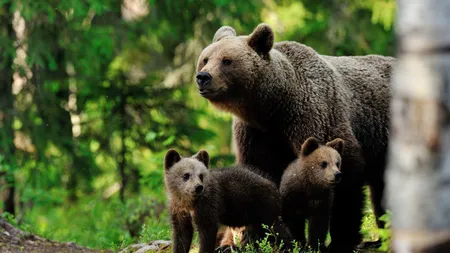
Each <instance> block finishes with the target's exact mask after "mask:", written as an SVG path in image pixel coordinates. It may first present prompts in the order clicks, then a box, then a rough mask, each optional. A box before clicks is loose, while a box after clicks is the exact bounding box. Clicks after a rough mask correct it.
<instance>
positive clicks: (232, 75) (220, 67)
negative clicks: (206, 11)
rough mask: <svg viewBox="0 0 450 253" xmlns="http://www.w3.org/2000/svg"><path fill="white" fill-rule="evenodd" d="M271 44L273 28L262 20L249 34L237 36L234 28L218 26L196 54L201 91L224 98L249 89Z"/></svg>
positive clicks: (197, 77) (212, 98) (205, 95)
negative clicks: (208, 43)
mask: <svg viewBox="0 0 450 253" xmlns="http://www.w3.org/2000/svg"><path fill="white" fill-rule="evenodd" d="M272 45H273V31H272V29H271V28H270V27H269V26H267V25H265V24H261V25H259V26H258V27H257V28H256V29H255V31H254V32H253V33H252V34H251V35H249V36H239V37H238V36H236V32H235V31H234V29H233V28H231V27H229V26H223V27H221V28H220V29H219V30H218V31H217V32H216V34H215V35H214V39H213V43H212V44H210V45H209V46H208V47H206V48H205V49H204V50H203V52H202V53H201V54H200V56H199V58H198V62H197V75H196V81H197V87H198V90H199V93H200V95H201V96H203V97H205V98H207V99H209V100H211V101H223V100H228V99H230V98H235V97H236V96H239V95H242V94H243V93H244V94H245V92H246V91H247V92H249V91H250V89H251V88H252V86H253V85H254V83H255V80H256V78H257V76H258V73H259V72H261V71H259V69H260V68H261V65H262V64H263V62H264V60H263V59H268V55H269V51H270V49H271V48H272Z"/></svg>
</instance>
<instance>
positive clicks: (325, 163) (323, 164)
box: [320, 162, 328, 169]
mask: <svg viewBox="0 0 450 253" xmlns="http://www.w3.org/2000/svg"><path fill="white" fill-rule="evenodd" d="M320 166H321V167H322V168H324V169H325V168H326V167H327V166H328V163H327V162H321V163H320Z"/></svg>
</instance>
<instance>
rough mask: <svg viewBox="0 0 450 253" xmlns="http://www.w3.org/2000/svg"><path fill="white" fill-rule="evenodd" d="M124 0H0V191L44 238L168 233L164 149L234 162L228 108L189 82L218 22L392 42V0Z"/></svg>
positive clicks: (365, 44)
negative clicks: (262, 24) (210, 100)
mask: <svg viewBox="0 0 450 253" xmlns="http://www.w3.org/2000/svg"><path fill="white" fill-rule="evenodd" d="M123 2H124V1H122V0H120V1H119V0H106V1H101V0H90V1H81V0H70V1H34V0H22V1H15V0H4V1H0V21H2V22H0V55H1V56H2V57H0V66H2V67H1V68H0V81H1V82H0V83H1V85H3V83H12V80H11V79H12V78H10V77H12V76H15V78H16V82H15V83H14V85H12V84H11V85H10V86H8V87H7V88H8V89H4V88H5V87H4V86H1V87H0V101H2V102H0V192H2V193H3V192H5V193H7V192H9V191H10V190H11V189H14V190H15V198H14V200H16V206H17V211H16V215H17V217H19V218H17V221H15V222H16V223H15V224H18V225H20V226H26V229H28V230H31V231H33V232H36V233H38V234H40V235H42V236H47V237H49V238H50V239H54V240H60V241H74V242H76V243H79V244H81V245H85V246H90V247H98V248H114V249H118V248H121V247H123V246H124V245H128V244H129V243H131V242H133V241H148V240H152V239H168V238H170V236H169V235H170V230H169V222H168V217H167V211H166V210H165V209H166V207H165V205H166V201H167V200H166V195H165V190H164V184H163V170H162V160H163V157H164V154H165V152H166V151H167V149H169V148H176V149H178V150H179V151H180V152H181V153H183V154H184V155H190V154H193V153H195V152H197V151H198V150H199V149H202V148H204V149H206V150H208V151H209V153H210V155H211V165H212V166H213V167H215V166H217V167H223V166H228V165H231V164H233V163H234V162H235V157H234V155H233V154H232V148H231V136H232V131H231V127H230V125H231V116H230V115H229V114H228V113H224V112H219V111H218V110H216V109H214V108H213V107H212V106H211V105H210V104H209V103H208V102H207V101H206V100H205V99H202V98H201V97H200V96H199V94H198V92H197V90H196V85H195V84H194V80H193V76H194V74H195V63H196V60H197V57H198V55H199V54H200V52H201V50H202V48H203V47H205V46H206V45H207V44H209V43H210V41H211V39H212V37H213V35H214V32H215V31H216V30H217V29H218V28H219V27H220V26H221V25H231V26H233V27H234V28H235V29H236V31H237V32H238V33H239V34H248V33H250V32H251V31H252V30H253V29H254V27H255V26H256V25H257V24H258V23H260V22H267V23H269V24H270V25H272V26H273V28H274V30H275V32H276V40H277V41H281V40H296V41H299V42H302V43H305V44H307V45H309V46H311V47H313V48H314V49H316V50H318V51H319V52H321V53H327V54H333V55H344V54H345V55H357V54H368V53H379V54H385V55H391V54H392V51H393V35H392V22H393V19H394V13H395V7H396V6H395V1H393V0H363V1H359V0H350V1H341V0H332V1H331V3H332V4H331V5H330V4H328V3H325V2H323V1H313V0H302V1H292V0H283V1H274V0H267V1H257V0H251V1H231V0H213V1H200V2H199V1H194V0H183V1H178V0H177V1H175V0H147V1H146V0H143V1H133V2H136V3H137V4H139V2H141V3H142V5H141V6H137V7H136V6H134V7H136V8H133V6H132V7H130V8H129V9H128V10H135V11H136V10H137V11H136V12H135V13H134V16H133V15H128V14H126V13H127V12H126V10H127V8H128V7H127V5H126V4H122V3H123ZM136 3H135V4H136ZM18 14H20V15H18ZM14 17H15V21H14V24H15V27H16V28H17V31H18V33H17V34H13V33H11V31H12V30H11V24H12V23H11V21H12V20H13V18H14ZM20 24H24V25H25V30H24V33H23V34H22V33H20ZM22 28H23V27H22ZM16 35H17V36H16ZM15 57H17V58H16V59H14V58H15ZM13 60H14V61H13ZM18 77H20V78H22V79H21V80H19V79H18ZM2 78H3V79H2ZM5 78H6V79H5ZM3 101H8V103H3ZM13 136H14V138H12V137H13ZM2 196H5V197H6V196H7V194H2ZM4 203H6V201H5V202H4ZM4 203H3V202H0V211H3V208H5V204H4ZM368 210H370V207H367V206H366V209H365V211H366V216H365V218H364V225H363V230H362V232H363V234H364V236H365V237H366V238H369V239H373V237H374V236H375V237H376V233H374V231H376V228H375V227H374V222H373V219H369V218H367V217H370V215H371V213H370V212H369V211H368ZM3 215H4V216H5V217H7V214H6V213H4V214H3ZM25 224H28V225H25ZM374 234H375V235H374ZM385 235H386V237H384V236H385ZM380 236H381V237H382V238H383V239H384V238H388V235H387V234H383V231H381V232H380ZM386 241H387V239H386ZM260 243H261V245H260V246H261V247H262V248H265V247H268V246H267V245H266V244H265V241H261V242H260ZM267 250H269V248H267Z"/></svg>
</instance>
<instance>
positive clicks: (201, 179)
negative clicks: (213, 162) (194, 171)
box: [198, 174, 203, 182]
mask: <svg viewBox="0 0 450 253" xmlns="http://www.w3.org/2000/svg"><path fill="white" fill-rule="evenodd" d="M198 177H199V178H200V181H202V182H203V174H200V176H198Z"/></svg>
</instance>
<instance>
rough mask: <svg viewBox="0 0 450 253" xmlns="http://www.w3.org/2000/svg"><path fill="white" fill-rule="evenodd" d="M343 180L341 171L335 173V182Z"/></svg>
mask: <svg viewBox="0 0 450 253" xmlns="http://www.w3.org/2000/svg"><path fill="white" fill-rule="evenodd" d="M341 180H342V173H341V172H340V171H338V172H336V173H334V182H336V183H339V182H341Z"/></svg>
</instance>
